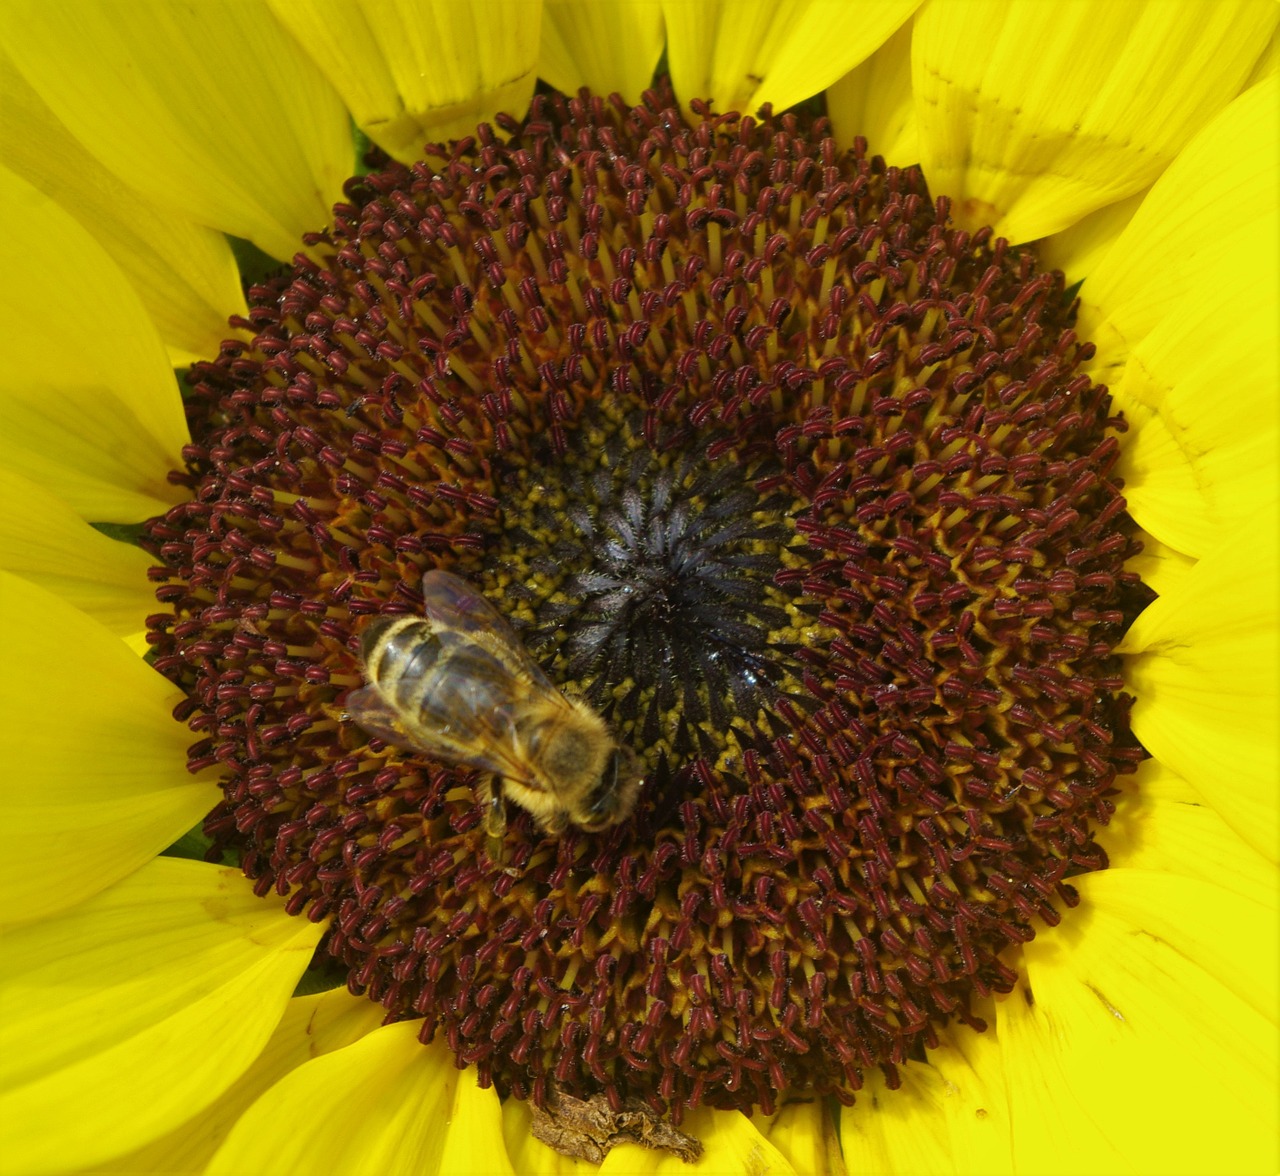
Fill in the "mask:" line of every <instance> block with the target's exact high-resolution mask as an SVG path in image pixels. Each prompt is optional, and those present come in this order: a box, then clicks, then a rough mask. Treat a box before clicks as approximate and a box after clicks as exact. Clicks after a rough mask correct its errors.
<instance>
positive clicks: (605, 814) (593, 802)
mask: <svg viewBox="0 0 1280 1176" xmlns="http://www.w3.org/2000/svg"><path fill="white" fill-rule="evenodd" d="M620 760H621V757H620V756H619V754H618V752H617V750H616V749H615V750H614V751H611V752H610V753H609V758H608V759H607V760H606V761H605V765H604V771H603V772H602V773H601V774H600V783H599V784H597V785H596V786H595V788H593V789H592V790H591V799H590V801H589V802H588V804H587V816H588V817H589V818H590V821H591V825H592V827H594V828H602V827H603V826H605V825H607V824H609V823H610V818H612V816H613V814H614V811H615V810H616V808H617V793H618V767H619V763H620Z"/></svg>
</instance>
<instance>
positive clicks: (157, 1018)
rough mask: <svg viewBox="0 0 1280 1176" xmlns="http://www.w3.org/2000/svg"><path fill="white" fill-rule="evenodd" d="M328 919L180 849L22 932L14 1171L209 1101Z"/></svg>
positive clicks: (12, 1054) (118, 1144)
mask: <svg viewBox="0 0 1280 1176" xmlns="http://www.w3.org/2000/svg"><path fill="white" fill-rule="evenodd" d="M322 931H323V927H322V926H320V925H317V924H314V923H310V922H308V921H307V920H306V919H291V918H289V917H287V916H286V915H285V914H284V913H283V912H282V911H281V909H280V907H279V904H278V903H272V902H268V901H264V900H262V899H259V898H256V897H254V895H253V892H252V889H251V887H250V886H249V883H248V882H247V881H246V880H245V878H244V877H243V875H241V874H240V873H239V871H237V870H228V869H222V868H220V867H216V866H210V865H206V864H204V863H202V862H191V861H183V860H180V859H175V858H157V859H156V860H154V861H152V862H150V863H148V864H147V865H146V866H144V867H143V868H142V869H141V870H139V871H138V872H137V873H135V874H132V875H130V876H129V877H128V878H125V879H123V880H122V881H120V882H118V883H116V885H115V886H113V887H111V888H110V889H109V890H106V891H103V893H101V894H98V895H95V896H94V897H93V898H91V899H90V900H89V901H88V902H85V903H83V904H82V905H80V906H79V907H77V908H76V909H75V910H73V911H69V912H66V913H64V914H63V915H61V916H60V917H58V918H56V919H49V920H46V921H43V922H40V923H34V924H31V925H29V926H26V927H22V928H20V929H18V930H15V931H11V932H10V933H9V934H8V935H7V936H6V939H5V950H4V953H3V959H2V961H0V969H2V971H0V993H2V997H0V999H2V1000H3V1005H4V1008H5V1017H4V1022H3V1029H2V1033H3V1038H2V1040H3V1045H2V1046H0V1083H2V1087H0V1088H2V1089H3V1094H0V1118H2V1119H3V1122H4V1124H5V1136H6V1139H5V1148H4V1156H3V1163H4V1165H5V1170H6V1171H8V1172H12V1173H22V1176H42V1174H43V1173H61V1172H66V1171H68V1170H69V1169H72V1168H76V1167H83V1166H87V1165H88V1164H92V1163H95V1162H97V1161H99V1160H102V1159H106V1158H108V1157H110V1156H113V1155H118V1154H120V1153H123V1152H126V1151H128V1150H130V1149H132V1148H135V1147H137V1146H139V1144H141V1143H143V1142H145V1141H146V1140H148V1139H152V1138H154V1137H156V1136H158V1135H160V1134H162V1133H164V1132H167V1131H170V1130H172V1129H173V1128H174V1127H176V1126H177V1125H178V1124H179V1123H181V1122H183V1121H184V1120H185V1119H187V1118H189V1117H190V1116H191V1115H193V1114H195V1113H196V1112H198V1111H199V1110H200V1109H201V1108H203V1107H204V1106H206V1105H207V1104H208V1103H210V1102H212V1101H213V1100H214V1099H215V1098H217V1097H218V1095H220V1094H221V1093H222V1092H223V1091H224V1090H225V1089H226V1088H227V1087H228V1086H229V1085H230V1084H231V1083H232V1082H233V1081H234V1080H235V1079H236V1077H237V1076H238V1075H239V1074H240V1073H241V1072H242V1071H243V1070H244V1069H245V1067H247V1066H248V1065H249V1063H250V1062H251V1061H252V1060H253V1058H254V1057H255V1056H256V1055H257V1053H258V1051H259V1050H261V1048H262V1047H263V1045H264V1044H265V1043H266V1041H267V1039H268V1037H269V1036H270V1035H271V1031H272V1029H273V1028H274V1027H275V1025H276V1023H277V1022H278V1021H279V1019H280V1016H281V1014H282V1013H283V1011H284V1009H285V1006H286V1005H287V1003H288V1000H289V993H290V992H291V991H292V990H293V986H294V985H295V984H296V983H297V980H298V977H299V976H300V975H301V974H302V972H303V970H304V969H305V968H306V966H307V962H308V961H309V959H310V958H311V953H312V951H313V950H314V948H315V945H316V943H317V942H318V941H319V938H320V935H321V933H322ZM72 1108H74V1113H72V1112H71V1109H72Z"/></svg>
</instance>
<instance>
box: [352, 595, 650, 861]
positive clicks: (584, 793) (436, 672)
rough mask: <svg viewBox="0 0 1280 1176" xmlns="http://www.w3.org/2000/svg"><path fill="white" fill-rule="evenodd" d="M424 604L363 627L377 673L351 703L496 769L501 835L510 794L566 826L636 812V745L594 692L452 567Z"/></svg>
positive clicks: (376, 726) (488, 805)
mask: <svg viewBox="0 0 1280 1176" xmlns="http://www.w3.org/2000/svg"><path fill="white" fill-rule="evenodd" d="M422 598H423V604H424V616H422V617H416V616H380V617H377V618H376V619H375V620H374V621H372V622H371V623H370V624H369V625H367V626H366V627H365V629H364V632H363V633H362V634H361V635H360V658H361V661H362V662H363V664H364V672H365V677H366V679H367V680H368V683H369V684H368V685H367V686H365V687H363V688H362V689H360V690H357V691H355V692H354V693H353V694H352V695H350V696H349V697H348V698H347V701H346V703H345V709H346V712H347V714H348V715H349V716H350V717H351V718H352V719H354V720H355V722H356V723H357V724H358V725H359V726H360V727H362V728H363V729H364V730H365V731H367V732H368V733H369V734H370V735H376V736H377V737H378V738H379V739H383V740H385V741H386V742H388V743H392V744H395V745H396V746H398V747H402V748H405V749H407V750H409V751H413V752H417V753H419V754H421V755H424V756H429V757H430V758H432V759H436V760H441V761H444V762H446V763H452V764H461V765H467V766H470V767H476V768H482V769H484V770H485V771H487V772H492V773H493V775H494V779H491V780H487V781H485V782H484V783H483V784H481V786H480V788H479V789H478V791H479V794H480V796H479V799H480V802H481V804H482V806H483V807H484V809H485V827H486V830H487V832H488V833H489V835H490V836H491V837H494V838H501V837H502V835H503V833H504V832H505V831H506V804H505V802H506V801H507V800H510V801H513V802H514V803H515V804H518V805H519V806H520V807H521V808H523V809H526V810H527V811H528V812H529V813H531V814H532V816H533V819H534V820H535V821H536V822H537V824H538V826H539V828H541V829H542V830H543V831H544V832H546V833H549V834H551V835H552V836H559V835H560V834H561V833H563V832H564V831H565V829H566V828H567V827H568V826H569V825H571V824H572V825H576V826H577V827H578V828H580V829H585V830H587V831H588V832H593V833H594V832H599V831H600V830H602V829H607V828H609V827H610V826H611V825H617V824H619V823H620V822H622V821H625V820H626V819H627V817H629V816H630V815H631V812H632V810H633V809H634V808H635V804H636V799H637V796H638V794H639V791H640V782H641V780H640V770H639V765H638V763H637V761H636V758H635V756H634V755H633V754H632V753H631V751H630V749H628V748H625V747H621V746H619V744H618V742H617V741H616V740H615V739H614V737H613V734H612V733H611V732H610V730H609V727H608V725H607V724H606V723H605V721H604V719H602V718H601V717H600V716H599V715H598V714H597V713H596V712H595V711H594V710H593V709H592V708H591V707H590V706H588V705H587V704H586V703H585V702H581V701H576V700H572V699H569V698H566V697H565V696H564V695H563V694H562V693H561V692H560V691H559V690H558V689H557V688H556V687H555V685H553V683H552V682H551V680H550V679H549V678H548V677H547V676H546V674H544V673H543V672H542V670H541V669H540V668H539V667H538V666H537V665H536V664H535V663H534V661H533V659H532V658H531V657H530V656H529V654H528V652H527V651H526V650H525V648H524V646H523V645H522V644H521V643H520V639H519V638H518V637H517V636H516V634H515V632H514V631H513V630H512V628H511V626H510V625H509V624H507V622H506V621H505V620H504V619H503V618H502V616H501V615H499V613H498V612H497V610H496V609H495V608H494V607H493V605H491V604H490V603H489V602H488V601H487V600H486V599H485V598H484V597H483V596H481V595H480V593H479V592H478V591H476V590H475V589H474V588H472V587H471V585H469V584H468V583H467V582H466V581H465V580H462V579H460V578H459V577H457V576H455V575H452V574H451V573H449V572H444V571H440V570H433V571H429V572H427V574H426V575H425V576H423V578H422Z"/></svg>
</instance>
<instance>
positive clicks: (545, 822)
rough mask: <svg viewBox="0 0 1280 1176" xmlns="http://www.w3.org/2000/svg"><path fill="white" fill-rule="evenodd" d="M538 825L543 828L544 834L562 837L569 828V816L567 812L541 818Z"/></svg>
mask: <svg viewBox="0 0 1280 1176" xmlns="http://www.w3.org/2000/svg"><path fill="white" fill-rule="evenodd" d="M538 824H539V825H541V826H542V829H543V832H545V833H546V834H547V835H548V836H550V837H560V836H562V835H563V834H564V831H565V830H566V829H567V828H568V827H569V814H568V813H565V812H555V813H552V814H551V815H550V816H547V817H541V818H539V820H538Z"/></svg>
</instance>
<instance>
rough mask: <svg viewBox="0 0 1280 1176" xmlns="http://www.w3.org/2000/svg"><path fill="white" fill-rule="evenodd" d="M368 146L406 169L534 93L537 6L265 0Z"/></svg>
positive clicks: (534, 1)
mask: <svg viewBox="0 0 1280 1176" xmlns="http://www.w3.org/2000/svg"><path fill="white" fill-rule="evenodd" d="M270 6H271V9H272V11H273V12H274V13H275V14H276V16H277V18H278V19H279V20H280V22H281V23H282V24H283V25H284V26H285V27H286V28H288V29H289V30H290V31H291V32H292V33H293V35H294V36H295V37H296V38H297V41H298V43H299V44H301V45H303V46H305V47H306V50H307V52H308V53H309V54H310V55H311V56H312V58H314V59H315V61H316V62H317V64H318V65H319V67H320V69H321V70H323V71H324V74H325V76H326V77H327V78H328V79H329V80H330V81H331V82H332V83H333V85H334V86H335V87H336V88H337V90H338V93H340V94H341V95H342V97H343V100H344V101H345V102H346V103H347V105H348V106H349V107H350V109H351V113H352V115H353V117H354V118H355V120H356V122H357V124H359V126H360V128H361V130H363V131H364V132H365V134H367V135H368V136H369V138H371V139H372V140H373V141H374V142H375V143H377V144H378V145H379V146H380V147H382V148H383V149H384V150H386V151H387V152H388V153H389V154H391V155H393V156H395V157H396V158H397V159H400V160H403V161H404V162H405V163H411V162H413V161H414V160H416V159H420V158H422V147H423V144H424V143H428V142H442V141H445V142H447V141H448V140H449V139H460V138H463V137H465V136H467V135H471V134H474V133H475V129H476V124H477V123H480V122H492V121H493V116H494V115H495V114H498V113H499V112H500V111H507V112H508V113H511V114H514V115H515V116H516V117H517V118H520V117H523V115H524V113H525V111H526V109H527V108H528V105H529V99H530V98H531V97H532V95H533V86H534V81H535V67H536V65H537V61H538V26H539V20H540V17H541V11H542V4H541V0H486V2H485V3H484V4H458V3H455V2H454V0H386V2H384V3H380V4H357V3H354V2H353V0H270Z"/></svg>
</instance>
